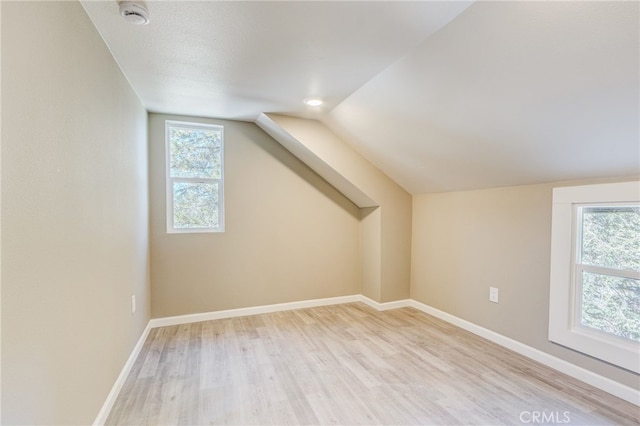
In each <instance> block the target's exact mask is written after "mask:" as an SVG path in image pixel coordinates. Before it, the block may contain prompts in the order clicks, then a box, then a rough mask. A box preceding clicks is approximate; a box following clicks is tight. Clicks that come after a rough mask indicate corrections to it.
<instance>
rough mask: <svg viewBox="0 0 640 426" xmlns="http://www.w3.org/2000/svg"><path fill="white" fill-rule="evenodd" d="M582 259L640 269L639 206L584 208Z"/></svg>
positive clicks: (608, 266)
mask: <svg viewBox="0 0 640 426" xmlns="http://www.w3.org/2000/svg"><path fill="white" fill-rule="evenodd" d="M581 210H582V253H581V256H580V258H581V260H580V263H582V264H585V265H593V266H604V267H607V268H616V269H633V270H636V271H640V207H638V206H624V207H622V206H610V207H604V206H598V207H583V208H582V209H581Z"/></svg>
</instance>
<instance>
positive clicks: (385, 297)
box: [269, 114, 412, 302]
mask: <svg viewBox="0 0 640 426" xmlns="http://www.w3.org/2000/svg"><path fill="white" fill-rule="evenodd" d="M269 118H271V119H272V120H273V121H274V122H275V123H277V124H278V125H279V126H280V127H281V128H282V129H283V130H285V131H286V132H287V133H289V134H290V135H291V136H293V137H294V138H296V139H297V140H298V141H299V142H300V143H301V144H303V145H304V146H305V147H306V148H307V149H309V150H311V151H312V152H313V153H314V154H315V155H316V156H317V157H319V158H320V159H322V160H323V161H324V162H325V163H326V164H327V165H328V166H330V167H331V168H333V169H334V170H336V171H337V172H338V173H340V174H341V175H343V176H344V177H345V178H346V179H347V180H349V181H350V182H351V183H353V184H354V185H355V186H356V187H358V188H359V189H360V190H361V191H362V192H364V193H365V194H367V195H368V196H369V197H370V198H372V199H373V200H375V201H376V202H377V203H378V204H379V206H380V207H378V210H379V211H378V212H374V213H371V214H370V212H369V210H368V209H365V210H364V211H363V212H362V216H363V218H364V219H363V221H362V225H361V232H362V234H363V235H362V241H363V242H365V241H367V242H368V244H373V246H363V255H362V260H363V263H362V268H363V283H362V288H363V294H364V295H365V296H367V297H369V298H371V299H374V300H376V301H378V302H389V301H394V300H401V299H406V298H408V297H409V286H410V270H411V263H410V262H411V214H412V210H411V202H412V198H411V195H410V194H409V193H408V192H406V191H405V190H404V189H402V188H401V187H400V186H399V185H398V184H396V183H395V182H394V181H393V180H391V179H390V178H389V177H388V176H387V175H385V174H384V173H382V172H381V171H380V170H379V169H378V168H377V167H375V166H374V165H372V164H371V163H370V162H368V161H367V160H365V159H364V158H363V157H362V156H361V155H360V154H358V153H357V152H355V151H354V150H353V149H351V148H350V147H349V146H348V145H347V144H346V143H344V142H343V141H342V140H341V139H339V138H338V137H337V136H336V135H335V134H333V133H332V132H331V131H330V130H329V129H328V128H327V127H326V126H325V125H324V124H322V123H321V122H319V121H315V120H306V119H301V118H293V117H287V116H282V115H276V114H269Z"/></svg>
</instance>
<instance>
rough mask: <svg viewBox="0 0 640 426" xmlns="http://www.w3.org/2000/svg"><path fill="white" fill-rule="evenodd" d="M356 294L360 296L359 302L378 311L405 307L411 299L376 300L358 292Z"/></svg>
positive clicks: (409, 303)
mask: <svg viewBox="0 0 640 426" xmlns="http://www.w3.org/2000/svg"><path fill="white" fill-rule="evenodd" d="M358 296H359V297H360V300H359V301H360V302H362V303H365V304H367V305H369V306H371V307H372V308H374V309H376V310H378V311H388V310H389V309H399V308H407V307H409V306H411V299H404V300H394V301H393V302H376V301H375V300H373V299H369V298H368V297H367V296H363V295H362V294H359V295H358Z"/></svg>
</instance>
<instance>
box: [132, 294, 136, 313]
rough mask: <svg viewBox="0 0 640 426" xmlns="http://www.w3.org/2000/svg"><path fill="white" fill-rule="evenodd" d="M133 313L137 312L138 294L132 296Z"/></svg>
mask: <svg viewBox="0 0 640 426" xmlns="http://www.w3.org/2000/svg"><path fill="white" fill-rule="evenodd" d="M131 313H132V314H135V313H136V295H135V294H134V295H132V296H131Z"/></svg>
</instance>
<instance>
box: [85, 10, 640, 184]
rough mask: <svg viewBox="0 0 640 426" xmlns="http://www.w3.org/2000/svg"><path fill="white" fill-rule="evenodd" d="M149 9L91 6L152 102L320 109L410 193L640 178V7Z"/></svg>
mask: <svg viewBox="0 0 640 426" xmlns="http://www.w3.org/2000/svg"><path fill="white" fill-rule="evenodd" d="M147 4H148V7H149V9H150V13H151V23H150V24H149V25H147V26H133V25H130V24H127V23H125V22H124V21H123V20H122V18H121V17H120V16H119V15H118V6H117V3H116V2H115V1H84V2H83V5H84V7H85V9H86V10H87V13H88V14H89V16H90V18H91V20H92V21H93V22H94V24H95V26H96V28H97V29H98V31H100V33H101V34H102V36H103V38H104V39H105V41H106V43H107V45H108V46H109V48H110V49H111V51H112V53H113V55H114V57H115V58H116V60H117V61H118V63H119V64H120V66H121V68H122V69H123V72H124V73H125V75H126V76H127V78H128V79H129V81H130V82H131V84H132V86H133V87H134V89H135V90H136V92H137V93H138V95H139V96H140V98H141V100H142V102H143V103H144V104H145V106H146V107H147V109H149V110H150V111H155V112H165V113H176V114H185V115H195V116H210V117H219V118H229V119H241V120H250V121H253V120H255V119H256V118H257V117H258V115H259V114H260V113H262V112H275V113H284V114H289V115H295V116H303V117H311V118H317V119H320V120H321V121H323V122H324V123H325V124H326V125H327V126H328V127H330V128H331V129H332V130H334V131H335V132H336V133H338V134H339V135H340V136H341V137H342V138H343V139H345V141H347V142H348V143H349V144H351V145H352V146H353V147H354V148H355V149H356V150H358V151H359V152H360V153H362V154H363V155H364V156H365V157H366V158H368V159H369V160H370V161H372V162H373V163H374V164H376V165H377V166H378V167H380V168H381V169H382V170H383V171H384V172H386V173H387V174H388V175H389V176H390V177H391V178H393V179H394V180H395V181H396V182H398V183H399V184H400V185H402V186H403V187H404V188H405V189H407V190H408V191H409V192H411V193H425V192H438V191H452V190H464V189H477V188H487V187H499V186H510V185H520V184H530V183H538V182H548V181H558V180H571V179H583V178H598V177H618V176H630V175H638V174H640V97H639V96H640V84H639V80H640V68H639V66H640V43H639V40H640V27H639V20H640V10H639V3H638V2H615V1H612V2H582V1H574V2H517V1H511V2H484V1H482V2H477V3H475V4H473V5H471V6H470V7H469V4H470V3H468V2H453V1H450V2H397V1H396V2H307V1H300V2H269V1H263V2H236V1H234V2H188V1H166V2H164V1H163V2H156V1H152V2H148V3H147ZM310 96H320V97H323V98H324V99H325V100H326V101H327V102H326V105H325V106H324V107H323V108H319V109H316V110H314V109H311V108H310V107H306V106H304V105H303V104H302V100H303V99H304V98H306V97H310Z"/></svg>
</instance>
